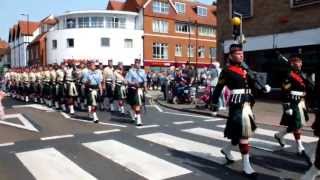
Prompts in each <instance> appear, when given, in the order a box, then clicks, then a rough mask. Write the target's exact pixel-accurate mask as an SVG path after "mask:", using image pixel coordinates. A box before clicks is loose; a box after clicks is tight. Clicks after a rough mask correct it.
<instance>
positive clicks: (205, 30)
mask: <svg viewBox="0 0 320 180" xmlns="http://www.w3.org/2000/svg"><path fill="white" fill-rule="evenodd" d="M199 35H200V36H209V37H215V36H216V30H215V29H214V28H213V27H209V26H199Z"/></svg>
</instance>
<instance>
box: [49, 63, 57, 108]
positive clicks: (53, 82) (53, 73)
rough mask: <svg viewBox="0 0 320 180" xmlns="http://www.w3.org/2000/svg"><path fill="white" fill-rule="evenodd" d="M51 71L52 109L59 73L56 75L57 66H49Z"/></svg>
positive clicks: (50, 99) (50, 95) (50, 103)
mask: <svg viewBox="0 0 320 180" xmlns="http://www.w3.org/2000/svg"><path fill="white" fill-rule="evenodd" d="M49 71H50V94H49V107H52V106H53V104H54V97H55V91H54V90H55V86H56V80H57V73H56V65H50V66H49Z"/></svg>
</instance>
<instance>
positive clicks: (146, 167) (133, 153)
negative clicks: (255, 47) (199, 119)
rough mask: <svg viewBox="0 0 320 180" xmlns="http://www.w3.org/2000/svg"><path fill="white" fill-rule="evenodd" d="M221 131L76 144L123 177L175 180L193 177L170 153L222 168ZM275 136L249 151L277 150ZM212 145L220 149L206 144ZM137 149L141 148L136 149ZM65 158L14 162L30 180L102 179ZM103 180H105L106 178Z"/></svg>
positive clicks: (31, 155)
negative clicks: (116, 167)
mask: <svg viewBox="0 0 320 180" xmlns="http://www.w3.org/2000/svg"><path fill="white" fill-rule="evenodd" d="M223 127H224V126H223V125H216V126H214V128H208V127H192V128H185V126H182V128H180V129H178V130H177V131H178V132H177V133H175V132H162V131H161V130H157V129H155V130H154V131H153V132H149V131H147V132H146V133H143V132H142V133H141V132H139V133H138V134H136V135H134V136H133V137H132V141H139V142H140V143H137V144H134V143H128V140H123V139H119V138H108V135H109V134H112V133H119V134H120V133H122V132H121V131H120V130H119V129H115V130H109V131H101V132H97V133H96V135H106V136H107V137H106V138H105V137H104V139H102V140H92V141H89V142H80V143H78V144H79V146H80V147H81V148H84V149H86V151H85V152H89V153H93V154H96V155H98V156H99V157H101V158H102V159H104V160H105V162H106V163H108V162H112V163H115V164H117V165H119V166H120V167H122V168H124V171H125V170H129V171H130V172H132V173H134V174H136V175H137V176H138V177H141V178H138V179H150V180H162V179H174V178H181V177H183V176H188V175H192V174H194V173H195V171H194V169H193V168H192V167H190V166H188V165H187V164H183V163H181V162H179V161H177V158H178V157H176V158H168V157H166V154H168V152H170V151H171V150H175V151H177V152H181V153H185V154H188V155H191V156H193V157H197V158H200V159H205V160H207V161H210V162H213V163H216V164H218V165H220V166H221V167H223V165H224V164H225V163H226V160H225V158H224V156H223V155H222V154H221V153H220V150H221V148H222V146H223V145H224V144H225V142H227V141H228V140H227V139H225V138H224V137H223ZM275 132H276V131H275V130H274V129H266V128H265V129H264V128H261V129H258V131H257V134H258V135H257V136H255V137H254V138H252V139H251V144H252V146H253V147H255V148H257V149H259V150H262V151H265V152H267V153H270V152H274V151H276V150H279V146H278V144H277V143H276V142H275V141H272V138H273V135H274V133H275ZM106 133H108V134H106ZM182 135H186V136H182ZM189 136H192V137H194V138H197V137H202V138H204V139H206V140H207V141H205V142H204V141H203V140H202V139H200V140H199V141H195V140H194V139H193V138H188V137H189ZM112 137H113V136H112ZM286 139H287V141H288V142H289V143H288V144H289V145H288V146H287V147H285V149H284V151H286V149H288V148H291V147H292V146H293V145H292V144H293V139H292V138H291V137H289V136H287V137H286ZM130 140H131V139H130ZM302 140H303V141H304V143H313V142H316V141H317V138H314V137H311V136H304V137H303V138H302ZM216 141H217V142H221V143H208V142H216ZM141 144H143V145H144V146H140V145H141ZM154 146H156V147H158V146H159V147H162V148H161V149H165V150H164V151H163V150H161V152H162V151H163V152H162V153H154V152H153V151H152V150H151V148H152V147H154ZM88 150H89V151H88ZM66 151H68V150H66ZM64 153H65V152H64V151H63V152H61V151H60V150H59V149H57V148H55V147H46V148H42V149H36V150H29V151H24V152H17V153H15V156H16V157H17V159H18V160H19V162H20V163H22V164H23V166H24V168H26V170H27V172H29V173H30V174H31V175H32V176H33V177H34V179H41V180H47V179H48V180H51V179H61V180H62V179H66V180H71V179H77V180H78V179H79V180H82V179H85V180H91V179H101V177H100V178H98V177H97V175H96V174H95V172H94V171H90V170H87V169H86V168H84V167H81V165H79V164H78V162H75V161H74V159H70V156H66V155H65V154H64ZM232 153H233V155H234V157H235V158H236V160H238V161H239V160H241V154H240V153H239V152H238V151H237V149H235V150H234V151H233V152H232ZM253 156H254V154H253ZM278 173H279V172H278ZM106 179H108V178H107V174H106Z"/></svg>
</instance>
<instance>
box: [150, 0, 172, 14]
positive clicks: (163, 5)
mask: <svg viewBox="0 0 320 180" xmlns="http://www.w3.org/2000/svg"><path fill="white" fill-rule="evenodd" d="M152 9H153V12H155V13H163V14H168V13H169V3H167V2H162V1H156V0H155V1H153V3H152Z"/></svg>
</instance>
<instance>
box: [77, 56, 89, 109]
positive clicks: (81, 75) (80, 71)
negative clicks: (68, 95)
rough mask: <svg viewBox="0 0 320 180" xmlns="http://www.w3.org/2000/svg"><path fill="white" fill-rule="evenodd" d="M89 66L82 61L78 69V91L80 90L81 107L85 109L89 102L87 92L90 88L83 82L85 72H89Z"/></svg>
mask: <svg viewBox="0 0 320 180" xmlns="http://www.w3.org/2000/svg"><path fill="white" fill-rule="evenodd" d="M88 71H89V70H88V68H87V66H86V64H85V63H84V62H81V63H80V65H79V68H78V69H77V76H78V92H79V97H78V99H79V102H80V109H81V110H85V104H86V102H87V93H88V90H87V88H86V86H85V84H84V82H83V78H84V76H85V74H87V73H88Z"/></svg>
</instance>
